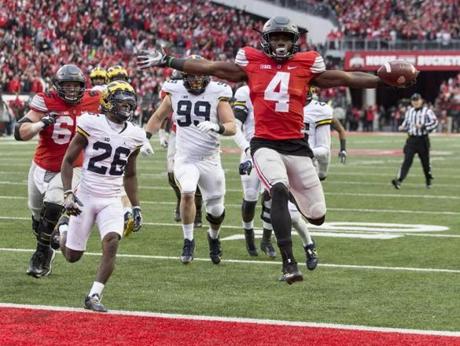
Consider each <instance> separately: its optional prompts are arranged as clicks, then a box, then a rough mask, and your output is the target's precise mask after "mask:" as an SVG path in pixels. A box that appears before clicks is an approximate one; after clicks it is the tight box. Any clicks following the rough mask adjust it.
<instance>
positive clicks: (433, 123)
mask: <svg viewBox="0 0 460 346" xmlns="http://www.w3.org/2000/svg"><path fill="white" fill-rule="evenodd" d="M426 115H427V119H426V120H425V129H426V130H427V131H428V132H432V131H434V130H436V128H437V127H438V119H437V118H436V115H435V114H434V112H433V111H432V110H431V109H429V110H428V111H427V113H426Z"/></svg>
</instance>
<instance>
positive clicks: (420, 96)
mask: <svg viewBox="0 0 460 346" xmlns="http://www.w3.org/2000/svg"><path fill="white" fill-rule="evenodd" d="M421 98H422V95H420V94H419V93H415V94H413V95H412V96H411V97H410V99H411V100H412V101H417V100H420V99H421Z"/></svg>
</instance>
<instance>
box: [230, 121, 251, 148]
mask: <svg viewBox="0 0 460 346" xmlns="http://www.w3.org/2000/svg"><path fill="white" fill-rule="evenodd" d="M241 127H242V124H241V122H240V121H239V120H236V134H235V135H234V136H233V140H234V141H235V143H236V145H238V147H239V148H240V149H241V151H245V150H246V149H247V148H248V147H249V142H248V141H247V140H246V137H244V133H243V131H242V130H241Z"/></svg>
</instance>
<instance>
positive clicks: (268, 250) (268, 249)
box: [260, 240, 276, 258]
mask: <svg viewBox="0 0 460 346" xmlns="http://www.w3.org/2000/svg"><path fill="white" fill-rule="evenodd" d="M260 249H261V250H262V252H263V253H264V254H266V255H267V256H268V257H270V258H275V257H276V250H275V248H274V247H273V245H272V242H271V241H264V240H262V241H261V242H260Z"/></svg>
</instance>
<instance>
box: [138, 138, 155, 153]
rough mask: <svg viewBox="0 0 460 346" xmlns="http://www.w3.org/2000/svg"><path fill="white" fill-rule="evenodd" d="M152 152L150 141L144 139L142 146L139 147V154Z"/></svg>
mask: <svg viewBox="0 0 460 346" xmlns="http://www.w3.org/2000/svg"><path fill="white" fill-rule="evenodd" d="M153 153H154V151H153V148H152V145H151V144H150V141H149V140H148V139H146V140H145V141H144V144H142V147H141V155H142V156H150V155H153Z"/></svg>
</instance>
